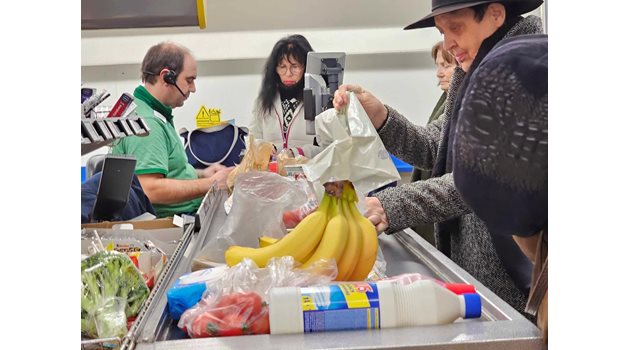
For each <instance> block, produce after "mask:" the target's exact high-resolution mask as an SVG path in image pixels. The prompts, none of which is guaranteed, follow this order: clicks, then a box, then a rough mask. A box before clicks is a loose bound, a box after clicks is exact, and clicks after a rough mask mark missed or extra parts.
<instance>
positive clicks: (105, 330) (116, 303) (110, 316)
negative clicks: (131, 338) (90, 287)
mask: <svg viewBox="0 0 630 350" xmlns="http://www.w3.org/2000/svg"><path fill="white" fill-rule="evenodd" d="M126 305H127V298H120V297H111V298H106V299H103V300H102V302H101V303H100V304H99V306H98V307H97V308H96V310H95V312H94V315H93V317H94V324H95V325H96V333H97V334H98V338H113V337H120V338H122V337H124V336H125V334H126V333H127V317H126V316H125V306H126Z"/></svg>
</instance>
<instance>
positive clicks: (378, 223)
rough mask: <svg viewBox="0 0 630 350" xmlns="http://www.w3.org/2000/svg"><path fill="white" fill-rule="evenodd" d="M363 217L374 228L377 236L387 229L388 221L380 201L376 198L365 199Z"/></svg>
mask: <svg viewBox="0 0 630 350" xmlns="http://www.w3.org/2000/svg"><path fill="white" fill-rule="evenodd" d="M365 207H366V210H365V217H366V218H368V220H370V221H371V222H372V224H374V226H375V227H376V232H378V233H379V234H380V233H382V232H383V231H385V230H387V229H388V228H389V221H387V215H386V214H385V209H383V205H382V204H381V201H380V200H378V198H376V197H367V198H366V199H365Z"/></svg>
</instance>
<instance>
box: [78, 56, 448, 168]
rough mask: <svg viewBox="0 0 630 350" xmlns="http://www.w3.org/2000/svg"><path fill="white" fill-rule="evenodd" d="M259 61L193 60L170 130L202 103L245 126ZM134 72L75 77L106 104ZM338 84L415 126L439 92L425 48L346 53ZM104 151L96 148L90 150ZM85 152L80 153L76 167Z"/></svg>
mask: <svg viewBox="0 0 630 350" xmlns="http://www.w3.org/2000/svg"><path fill="white" fill-rule="evenodd" d="M191 50H192V51H193V52H194V48H191ZM263 65H264V59H245V60H229V61H201V62H199V63H198V69H197V70H198V78H197V81H196V85H197V92H196V93H195V94H192V95H191V97H190V98H189V99H188V100H187V101H186V103H185V104H184V106H183V107H180V108H177V109H175V110H174V115H175V120H174V121H175V126H176V128H177V129H179V128H180V127H186V128H188V129H191V128H194V127H195V119H194V118H195V115H196V114H197V111H198V110H199V107H200V106H201V105H202V104H203V105H205V106H206V107H213V108H220V109H221V116H222V118H223V119H232V118H234V119H236V122H237V124H238V125H245V126H247V124H248V123H249V118H250V116H251V110H252V107H253V103H254V100H255V99H256V96H257V94H258V89H259V87H260V84H261V79H262V74H261V72H262V67H263ZM139 72H140V65H139V64H134V65H131V64H125V65H107V66H87V67H82V68H81V80H82V82H83V84H84V86H89V87H95V88H98V89H106V90H107V91H109V92H110V93H111V97H109V98H108V99H107V100H106V101H105V102H104V103H103V104H104V105H111V104H113V103H115V102H116V99H117V98H118V97H119V96H120V95H121V94H122V93H123V92H133V89H134V88H135V87H136V86H137V85H138V84H139V83H140V79H139V76H140V73H139ZM344 82H345V83H354V84H360V85H362V86H363V87H364V88H366V89H368V90H370V91H372V92H373V93H374V94H375V95H376V96H377V97H379V98H380V99H381V100H382V101H383V102H384V103H387V104H390V105H392V106H393V107H395V108H396V109H398V110H399V111H400V112H402V113H404V114H405V115H406V116H407V117H408V118H409V119H410V120H412V121H414V122H415V123H418V124H424V123H426V121H427V119H428V118H429V114H430V113H431V111H432V109H433V107H434V105H435V102H436V101H437V99H438V98H439V96H440V93H441V90H440V89H439V88H438V87H437V79H436V78H435V69H434V65H433V62H432V60H431V57H430V53H428V52H415V53H395V54H368V55H349V56H348V57H347V58H346V70H345V72H344ZM106 152H107V148H101V149H99V150H96V151H94V152H93V153H92V154H96V153H106ZM90 155H91V154H88V155H85V156H83V157H82V165H84V164H85V161H86V159H87V158H88V157H89V156H90Z"/></svg>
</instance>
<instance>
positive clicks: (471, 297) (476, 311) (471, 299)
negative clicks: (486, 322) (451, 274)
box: [462, 293, 481, 318]
mask: <svg viewBox="0 0 630 350" xmlns="http://www.w3.org/2000/svg"><path fill="white" fill-rule="evenodd" d="M462 296H463V297H464V302H465V304H466V315H465V316H464V318H479V317H481V297H480V296H479V294H477V293H464V294H462Z"/></svg>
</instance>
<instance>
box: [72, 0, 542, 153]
mask: <svg viewBox="0 0 630 350" xmlns="http://www.w3.org/2000/svg"><path fill="white" fill-rule="evenodd" d="M254 1H258V3H257V4H252V2H254ZM366 3H369V6H365V4H366ZM430 3H431V2H430V1H429V0H422V1H420V0H370V1H369V2H368V1H365V0H344V1H341V2H340V1H338V0H318V1H317V2H300V1H295V0H264V1H263V0H230V1H213V2H208V3H207V22H208V27H207V28H206V29H204V30H200V29H199V28H193V27H175V28H141V29H105V30H84V31H82V32H81V80H82V82H83V84H84V86H89V87H95V88H99V89H106V90H108V91H109V92H110V93H111V97H110V98H109V99H108V100H107V101H105V102H104V105H112V104H114V103H115V102H116V99H117V98H118V97H119V96H120V95H121V94H122V93H123V92H132V91H133V90H134V88H135V87H136V86H137V85H138V84H139V83H140V62H141V61H142V58H143V56H144V53H145V52H146V50H147V49H148V48H149V47H150V46H151V45H154V44H156V43H158V42H160V41H165V40H171V41H175V42H178V43H180V44H182V45H184V46H186V47H187V48H189V49H190V50H191V51H192V53H193V55H195V56H196V58H197V59H198V67H197V70H198V78H197V82H196V85H197V92H196V93H195V94H193V95H191V97H190V98H189V99H188V101H187V102H186V104H185V105H184V106H183V107H181V108H178V109H176V110H175V111H174V115H175V126H176V128H180V127H186V128H188V129H191V128H193V127H194V125H195V119H194V117H195V115H196V113H197V111H198V110H199V107H200V106H201V105H202V104H203V105H205V106H206V107H213V108H220V109H221V111H222V113H221V114H222V118H223V119H232V118H234V119H236V122H237V124H238V125H247V124H248V122H249V118H250V115H251V110H252V107H253V103H254V100H255V99H256V96H257V93H258V88H259V86H260V83H261V77H262V73H261V72H262V68H263V65H264V62H265V59H266V57H267V56H268V55H269V52H270V51H271V48H272V46H273V45H274V43H275V42H276V41H277V40H278V39H280V38H281V37H283V36H286V35H288V34H292V33H300V34H303V35H304V36H305V37H306V38H308V39H309V41H310V43H311V45H312V46H313V48H314V49H315V50H316V51H320V52H339V51H341V52H346V54H347V57H346V69H345V72H344V83H354V84H360V85H362V86H363V87H364V88H366V89H368V90H370V91H372V92H373V93H374V94H375V95H376V96H377V97H379V98H380V99H381V100H382V101H383V102H384V103H387V104H390V105H391V106H393V107H394V108H396V109H398V110H399V111H400V112H401V113H403V114H404V115H405V116H406V117H407V118H408V119H410V120H411V121H413V122H415V123H416V124H425V123H426V121H427V119H428V117H429V114H430V113H431V111H432V109H433V107H434V105H435V102H436V101H437V99H438V98H439V95H440V94H441V91H440V89H439V88H438V87H437V79H436V77H435V68H434V64H433V62H432V59H431V57H430V49H431V47H432V46H433V44H434V43H435V42H437V41H438V40H441V36H440V35H439V33H438V31H437V30H436V29H435V28H425V29H418V30H411V31H404V30H402V28H403V27H404V26H405V25H407V24H409V23H412V22H413V21H415V20H417V19H418V18H419V17H420V16H421V15H422V14H424V13H427V12H428V10H429V9H430ZM541 10H542V9H537V10H535V11H532V14H536V15H541ZM106 151H107V148H101V149H99V150H97V151H95V152H94V153H104V152H106ZM87 157H89V155H86V156H83V157H82V164H85V160H86V159H87Z"/></svg>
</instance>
